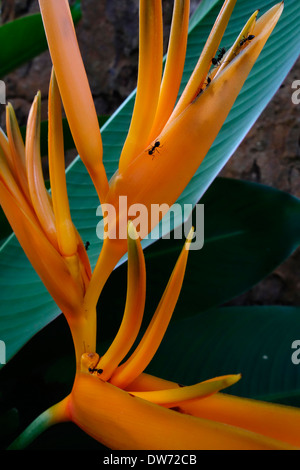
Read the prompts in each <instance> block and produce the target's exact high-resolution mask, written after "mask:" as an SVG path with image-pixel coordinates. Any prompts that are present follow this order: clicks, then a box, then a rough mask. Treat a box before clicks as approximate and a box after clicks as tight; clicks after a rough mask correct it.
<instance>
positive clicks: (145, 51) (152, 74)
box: [119, 0, 163, 171]
mask: <svg viewBox="0 0 300 470" xmlns="http://www.w3.org/2000/svg"><path fill="white" fill-rule="evenodd" d="M162 60H163V27H162V6H161V0H152V1H151V2H149V1H148V0H140V38H139V70H138V83H137V91H136V99H135V104H134V110H133V114H132V119H131V124H130V128H129V131H128V135H127V138H126V141H125V144H124V147H123V150H122V154H121V157H120V162H119V169H120V170H121V171H122V169H123V168H125V166H126V167H127V166H128V165H129V164H130V162H131V161H132V160H133V159H134V158H135V157H136V156H137V155H139V154H140V153H141V152H142V151H143V150H144V149H145V147H146V146H147V143H148V139H149V134H150V132H151V128H152V124H153V120H154V117H155V113H156V108H157V103H158V98H159V91H160V84H161V75H162Z"/></svg>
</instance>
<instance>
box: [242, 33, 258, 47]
mask: <svg viewBox="0 0 300 470" xmlns="http://www.w3.org/2000/svg"><path fill="white" fill-rule="evenodd" d="M254 38H255V36H254V35H253V34H249V36H247V37H246V38H245V37H244V38H243V39H242V40H241V41H240V47H242V46H243V45H244V44H246V42H247V41H252V39H254Z"/></svg>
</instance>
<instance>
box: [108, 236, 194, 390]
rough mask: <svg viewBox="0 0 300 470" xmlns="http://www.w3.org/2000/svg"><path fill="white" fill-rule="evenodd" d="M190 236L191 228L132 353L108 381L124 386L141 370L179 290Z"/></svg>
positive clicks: (163, 329)
mask: <svg viewBox="0 0 300 470" xmlns="http://www.w3.org/2000/svg"><path fill="white" fill-rule="evenodd" d="M192 236H193V230H191V232H190V234H189V236H188V239H187V241H186V242H185V245H184V247H183V249H182V251H181V254H180V256H179V258H178V260H177V263H176V265H175V268H174V270H173V272H172V275H171V277H170V280H169V282H168V285H167V287H166V289H165V291H164V294H163V296H162V298H161V300H160V303H159V305H158V307H157V309H156V312H155V314H154V316H153V318H152V320H151V322H150V324H149V326H148V328H147V330H146V332H145V334H144V335H143V337H142V339H141V341H140V343H139V344H138V346H137V348H136V349H135V351H134V352H133V353H132V355H131V356H130V357H129V358H128V359H127V361H126V362H124V363H123V364H121V365H120V366H119V367H118V368H117V369H116V371H115V372H114V374H113V375H112V377H111V379H110V382H111V383H112V384H114V385H116V386H118V387H121V388H125V387H126V386H127V385H128V384H129V383H131V382H132V381H133V380H134V379H135V378H136V377H137V376H138V375H140V373H141V372H143V370H144V369H145V368H146V367H147V365H148V364H149V362H150V361H151V359H152V358H153V356H154V354H155V353H156V351H157V349H158V347H159V345H160V343H161V341H162V339H163V337H164V334H165V332H166V329H167V327H168V325H169V322H170V320H171V317H172V314H173V311H174V308H175V305H176V303H177V300H178V297H179V294H180V291H181V287H182V283H183V278H184V274H185V268H186V264H187V258H188V253H189V246H190V243H191V239H192Z"/></svg>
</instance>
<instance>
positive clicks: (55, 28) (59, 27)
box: [39, 0, 108, 201]
mask: <svg viewBox="0 0 300 470" xmlns="http://www.w3.org/2000/svg"><path fill="white" fill-rule="evenodd" d="M39 4H40V10H41V13H42V17H43V22H44V28H45V31H46V36H47V40H48V45H49V50H50V54H51V58H52V62H53V65H54V69H55V74H56V78H57V82H58V86H59V89H60V93H61V97H62V101H63V105H64V109H65V112H66V115H67V118H68V122H69V125H70V129H71V132H72V135H73V139H74V142H75V145H76V148H77V151H78V153H79V155H80V157H81V158H82V161H83V163H84V164H85V166H86V168H87V170H88V172H89V174H90V176H91V178H92V180H93V183H94V185H95V188H96V190H97V192H98V195H99V198H100V200H101V201H103V200H104V198H105V195H106V193H107V191H108V181H107V177H106V173H105V169H104V166H103V163H102V153H103V149H102V139H101V134H100V129H99V122H98V118H97V114H96V110H95V106H94V102H93V98H92V94H91V90H90V87H89V83H88V79H87V76H86V72H85V69H84V65H83V62H82V58H81V55H80V50H79V47H78V42H77V39H76V34H75V29H74V24H73V20H72V16H71V12H70V7H69V4H68V1H67V0H60V1H59V2H57V1H56V0H39Z"/></svg>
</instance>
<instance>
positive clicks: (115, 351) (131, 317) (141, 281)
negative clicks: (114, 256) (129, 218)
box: [97, 222, 146, 380]
mask: <svg viewBox="0 0 300 470" xmlns="http://www.w3.org/2000/svg"><path fill="white" fill-rule="evenodd" d="M127 278H128V279H127V298H126V306H125V312H124V316H123V320H122V323H121V326H120V328H119V331H118V333H117V335H116V337H115V339H114V341H113V342H112V344H111V346H110V347H109V349H108V350H107V352H106V353H105V354H104V355H103V356H102V357H101V359H100V361H99V363H98V364H97V368H98V369H101V370H103V372H101V375H100V378H101V379H102V380H108V379H109V378H110V377H111V375H112V374H113V372H114V370H115V369H116V368H117V366H118V365H119V364H120V362H121V361H122V360H123V359H124V357H125V356H126V354H127V353H128V352H129V350H130V348H131V347H132V345H133V343H134V341H135V339H136V337H137V335H138V332H139V330H140V326H141V323H142V319H143V314H144V307H145V298H146V267H145V259H144V253H143V250H142V246H141V243H140V241H139V239H138V238H137V232H136V230H135V227H134V225H133V223H132V222H129V224H128V276H127Z"/></svg>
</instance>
